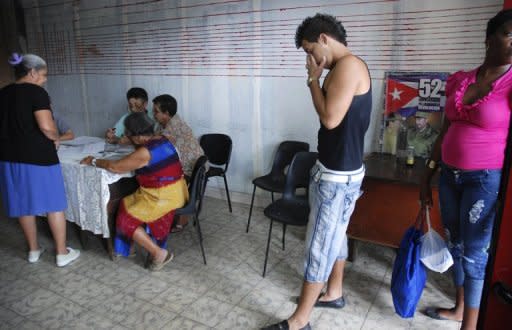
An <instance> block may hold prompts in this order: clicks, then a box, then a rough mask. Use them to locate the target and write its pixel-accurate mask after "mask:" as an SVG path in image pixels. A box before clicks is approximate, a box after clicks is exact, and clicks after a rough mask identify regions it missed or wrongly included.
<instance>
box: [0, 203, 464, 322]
mask: <svg viewBox="0 0 512 330" xmlns="http://www.w3.org/2000/svg"><path fill="white" fill-rule="evenodd" d="M247 215H248V206H246V205H242V204H234V205H233V213H232V214H230V213H229V211H228V208H227V204H226V202H225V201H223V200H216V199H212V198H206V199H205V203H204V208H203V213H202V215H201V219H202V220H201V227H202V231H203V235H204V239H205V240H204V244H205V249H206V256H207V261H208V265H207V266H205V265H204V264H203V262H202V257H201V252H200V249H199V244H198V241H197V236H196V233H195V230H194V227H193V226H191V225H189V226H187V227H186V230H185V231H184V232H183V233H180V234H173V235H171V236H170V239H169V244H170V247H171V249H172V250H173V251H174V253H175V259H174V260H173V262H171V264H169V265H168V266H166V267H165V268H164V270H163V271H161V272H156V273H151V272H149V271H147V270H146V269H144V268H143V267H142V265H143V252H142V251H140V250H139V251H138V255H137V257H135V258H127V259H124V258H123V259H121V260H118V261H117V262H115V263H114V262H112V261H110V260H109V259H108V257H107V254H106V252H105V250H104V249H103V246H102V245H101V243H100V240H99V239H96V238H94V237H92V236H91V239H90V240H89V249H88V250H85V251H84V250H82V256H81V257H80V259H79V260H78V261H77V262H75V263H74V264H72V265H70V266H68V267H65V268H63V269H61V268H57V267H56V266H55V257H54V250H53V245H52V240H51V236H50V234H49V230H48V227H47V226H46V224H45V223H44V221H40V224H39V238H40V243H41V245H44V246H46V247H47V249H48V251H47V252H46V253H45V254H44V255H43V257H42V260H41V261H40V262H39V263H37V264H28V263H27V262H26V261H25V258H26V246H25V241H24V239H23V235H22V233H21V229H20V228H19V225H18V224H17V222H16V221H14V220H8V219H1V220H0V329H41V328H47V329H56V328H67V329H125V328H137V329H143V328H145V329H158V328H162V329H258V328H259V327H261V326H264V325H266V324H268V323H271V322H276V321H279V320H281V319H283V318H286V317H288V316H289V315H290V313H291V312H292V311H293V310H294V308H295V303H294V300H295V297H296V296H297V295H298V294H299V291H300V287H301V275H300V273H301V267H302V266H301V265H302V260H301V259H302V254H303V240H304V228H289V229H288V230H287V235H286V251H283V250H282V249H281V245H280V244H281V241H280V237H281V236H280V235H281V228H280V226H276V227H275V228H276V229H275V230H274V235H273V240H272V243H271V252H270V257H269V263H268V268H267V276H266V278H262V277H261V273H262V270H263V260H264V253H265V244H266V239H267V233H268V227H269V221H268V220H267V219H266V218H265V217H264V216H263V214H262V209H261V208H256V209H255V210H254V212H253V219H252V224H251V229H250V231H249V233H248V234H246V233H245V226H246V223H247ZM68 239H69V245H71V246H73V247H80V243H79V242H78V239H77V235H76V232H75V231H74V227H73V225H70V226H68ZM393 255H394V252H393V251H392V250H391V249H388V248H383V247H380V246H376V245H371V244H359V245H358V255H357V259H356V261H355V262H354V263H347V267H346V271H345V285H344V295H345V297H346V299H347V305H346V307H345V308H344V309H342V310H329V309H316V310H314V311H313V314H312V319H311V324H312V326H313V328H314V329H458V327H459V324H458V323H455V322H450V321H436V320H432V319H429V318H427V317H425V316H424V315H422V314H421V313H420V312H417V313H416V316H415V317H414V318H413V319H401V318H400V317H398V316H396V314H395V313H394V311H393V303H392V300H391V294H390V292H389V283H390V279H391V267H392V260H393ZM450 283H451V281H450V279H449V276H448V275H439V274H435V273H429V281H428V285H427V287H426V289H425V291H424V293H423V297H422V300H421V301H420V304H419V307H418V310H419V311H421V310H422V309H424V308H425V307H426V306H431V305H439V304H440V305H443V306H450V305H451V295H452V292H453V288H452V287H451V284H450Z"/></svg>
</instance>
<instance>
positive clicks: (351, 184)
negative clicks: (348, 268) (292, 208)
mask: <svg viewBox="0 0 512 330" xmlns="http://www.w3.org/2000/svg"><path fill="white" fill-rule="evenodd" d="M295 42H296V46H297V48H301V47H302V48H303V49H304V51H305V52H306V54H307V57H306V69H307V71H308V79H307V86H308V88H309V90H310V92H311V96H312V99H313V104H314V106H315V110H316V113H317V114H318V117H319V119H320V130H319V131H318V153H319V161H318V162H317V164H316V165H315V166H314V167H313V169H312V170H311V175H312V177H311V183H310V186H309V195H310V198H309V200H310V203H311V205H310V207H311V212H310V215H309V223H308V230H307V238H306V260H305V268H304V283H303V287H302V292H301V295H300V298H299V302H298V306H297V308H296V310H295V312H294V313H293V314H292V315H291V316H290V318H288V320H284V321H282V322H280V323H278V324H274V325H271V326H269V327H267V328H264V329H292V330H295V329H311V326H310V325H309V317H310V314H311V312H312V310H313V307H330V308H343V306H344V305H345V300H344V299H343V293H342V281H343V269H344V266H345V259H346V257H347V254H348V252H347V251H348V248H347V236H346V230H347V226H348V222H349V219H350V216H351V214H352V212H353V210H354V207H355V202H356V200H357V199H358V198H359V195H360V186H361V182H362V179H363V177H364V166H363V160H362V159H363V147H364V134H365V132H366V130H367V129H368V125H369V122H370V113H371V106H372V103H371V82H370V75H369V72H368V68H367V66H366V64H365V63H364V62H363V61H362V60H361V59H359V58H358V57H356V56H354V55H352V53H351V52H350V50H349V49H348V48H347V42H346V33H345V29H344V28H343V25H342V24H341V22H339V21H338V20H336V18H334V17H332V16H329V15H323V14H317V15H315V16H314V17H308V18H306V19H305V20H304V21H303V22H302V24H301V25H300V26H299V27H298V28H297V32H296V35H295ZM324 69H327V70H329V73H328V74H327V76H326V77H325V79H324V83H323V86H320V81H319V79H320V77H321V75H322V72H323V70H324ZM325 282H327V288H326V291H325V292H324V293H323V294H321V292H322V289H323V287H324V285H325Z"/></svg>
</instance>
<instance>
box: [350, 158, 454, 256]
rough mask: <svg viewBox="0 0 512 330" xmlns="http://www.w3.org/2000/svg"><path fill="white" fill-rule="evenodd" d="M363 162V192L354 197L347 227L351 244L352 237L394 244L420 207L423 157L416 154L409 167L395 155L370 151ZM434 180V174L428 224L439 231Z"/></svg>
mask: <svg viewBox="0 0 512 330" xmlns="http://www.w3.org/2000/svg"><path fill="white" fill-rule="evenodd" d="M364 163H365V166H366V176H365V178H364V180H363V184H362V188H361V189H362V190H363V191H364V193H363V195H362V196H361V197H360V198H359V200H358V201H357V204H356V208H355V210H354V214H353V215H352V218H351V220H350V224H349V227H348V230H347V234H348V237H349V238H350V239H352V240H351V245H352V246H353V243H354V241H353V240H359V241H367V242H372V243H376V244H380V245H385V246H389V247H393V248H397V247H398V246H399V245H400V240H401V239H402V236H403V234H404V232H405V230H406V229H407V228H408V227H410V226H411V225H412V224H413V223H414V221H415V220H416V216H417V214H418V211H419V209H420V204H419V202H418V200H419V198H418V196H419V184H420V179H421V175H422V173H423V170H424V168H425V159H422V158H416V159H415V165H414V166H412V167H409V166H406V165H405V163H404V162H398V161H397V160H396V157H395V156H392V155H387V154H380V153H372V154H370V155H368V156H367V157H366V159H365V162H364ZM437 182H438V175H437V174H436V176H435V177H434V178H433V179H432V195H433V202H434V207H433V208H432V209H431V212H430V215H431V222H432V226H433V227H434V229H435V230H436V231H437V232H438V233H439V234H441V235H443V234H444V229H443V227H442V225H441V220H440V219H441V218H440V213H439V204H438V190H437ZM351 250H353V249H351Z"/></svg>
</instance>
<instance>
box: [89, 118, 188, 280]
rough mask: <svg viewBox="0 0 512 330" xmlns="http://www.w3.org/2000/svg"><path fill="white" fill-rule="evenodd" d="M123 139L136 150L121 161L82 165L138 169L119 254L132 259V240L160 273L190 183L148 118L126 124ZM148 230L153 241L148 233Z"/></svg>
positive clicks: (122, 213)
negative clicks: (173, 225) (128, 140)
mask: <svg viewBox="0 0 512 330" xmlns="http://www.w3.org/2000/svg"><path fill="white" fill-rule="evenodd" d="M124 125H125V135H126V136H127V137H128V138H129V139H130V141H131V142H132V144H133V145H135V146H136V150H135V151H134V152H133V153H131V154H129V155H127V156H125V157H124V158H121V159H119V160H107V159H96V158H94V157H92V156H88V157H86V158H84V159H83V160H82V161H81V163H82V164H87V165H92V166H96V167H100V168H104V169H106V170H108V171H111V172H114V173H125V172H129V171H133V170H135V174H136V178H137V181H138V183H139V185H140V187H139V188H138V189H137V191H135V193H133V194H131V195H129V196H126V197H124V198H123V199H122V201H121V203H120V205H119V211H118V214H117V219H116V238H115V252H116V253H118V254H121V255H124V256H128V254H129V245H130V243H131V240H132V239H133V240H134V241H135V242H137V243H138V244H139V245H140V246H142V247H143V248H145V249H146V250H147V251H148V252H149V253H150V255H151V260H152V261H151V264H150V266H149V268H150V270H154V271H156V270H160V269H161V268H162V267H163V266H164V265H165V264H167V263H168V262H169V261H171V260H172V258H173V254H172V253H171V252H168V251H167V249H165V248H164V247H165V246H166V242H167V236H168V234H169V230H170V228H171V225H172V221H173V218H174V210H175V209H177V208H180V207H182V206H183V205H185V203H186V201H187V199H188V190H187V184H186V182H185V179H184V177H183V170H182V168H181V164H180V160H179V157H178V153H177V152H176V149H175V148H174V146H173V145H172V143H171V142H170V141H169V140H168V139H166V138H164V137H159V136H155V135H154V130H153V122H152V121H151V119H150V118H149V117H148V116H147V115H146V114H145V113H132V114H130V115H128V116H127V117H126V119H125V121H124ZM144 225H146V226H147V227H148V228H149V231H150V232H151V235H152V237H153V238H154V239H155V240H156V244H155V242H154V241H153V240H152V238H151V237H150V236H149V235H148V234H147V233H146V231H145V229H144Z"/></svg>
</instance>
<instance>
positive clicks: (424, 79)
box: [379, 72, 449, 154]
mask: <svg viewBox="0 0 512 330" xmlns="http://www.w3.org/2000/svg"><path fill="white" fill-rule="evenodd" d="M448 75H449V73H447V72H387V73H386V78H385V88H384V91H385V95H384V114H383V120H382V126H381V134H380V141H379V144H380V146H381V151H382V152H385V153H391V154H395V152H396V136H397V131H398V129H399V127H400V125H403V124H405V125H406V126H407V128H408V130H409V131H410V132H409V135H410V136H412V135H413V134H414V136H427V135H428V136H429V137H431V138H433V135H435V134H436V133H437V132H438V131H439V129H440V128H441V123H442V114H443V111H444V106H445V103H446V95H445V86H446V79H447V78H448ZM425 129H428V130H429V131H428V132H429V134H427V133H426V131H425ZM418 147H419V148H418V149H420V146H419V145H418ZM421 149H428V148H421ZM425 152H426V151H425Z"/></svg>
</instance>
